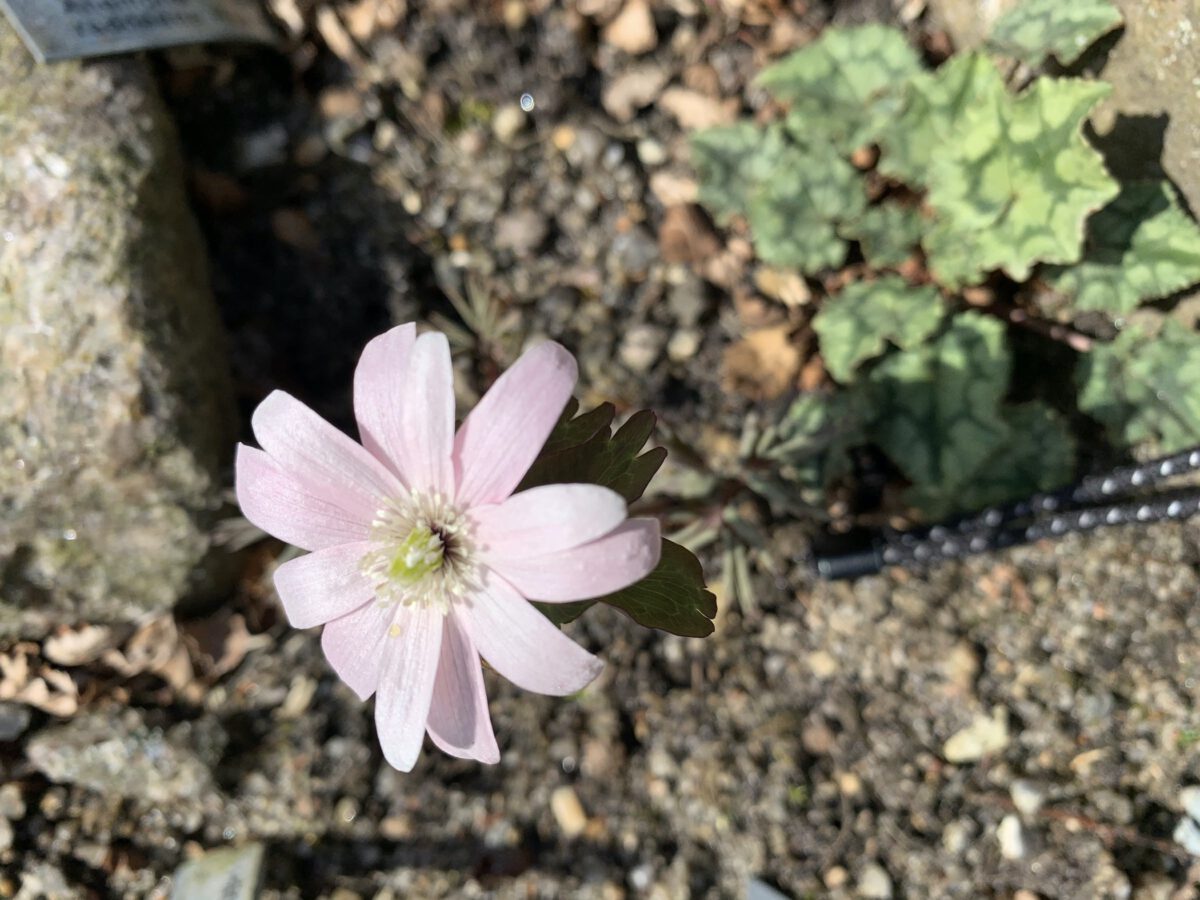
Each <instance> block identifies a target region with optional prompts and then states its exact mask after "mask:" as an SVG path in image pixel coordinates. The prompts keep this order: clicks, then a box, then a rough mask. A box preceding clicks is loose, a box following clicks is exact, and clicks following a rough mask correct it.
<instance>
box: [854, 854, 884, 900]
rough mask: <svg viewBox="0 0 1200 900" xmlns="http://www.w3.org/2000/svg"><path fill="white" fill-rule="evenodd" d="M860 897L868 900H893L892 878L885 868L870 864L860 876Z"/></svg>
mask: <svg viewBox="0 0 1200 900" xmlns="http://www.w3.org/2000/svg"><path fill="white" fill-rule="evenodd" d="M858 896H860V897H866V898H868V900H891V897H892V878H891V876H890V875H888V873H887V871H886V870H885V869H884V868H883V866H881V865H879V864H878V863H868V864H867V865H865V866H863V870H862V872H860V873H859V876H858Z"/></svg>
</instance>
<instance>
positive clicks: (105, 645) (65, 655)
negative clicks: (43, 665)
mask: <svg viewBox="0 0 1200 900" xmlns="http://www.w3.org/2000/svg"><path fill="white" fill-rule="evenodd" d="M119 640H120V635H119V634H117V632H116V631H115V630H114V629H112V628H109V627H108V626H107V625H81V626H79V627H78V628H60V629H59V630H58V631H57V632H55V633H54V634H53V635H51V636H50V637H48V638H46V640H45V641H44V642H43V643H42V655H43V656H45V657H46V659H48V660H50V662H52V663H56V664H58V665H60V666H82V665H86V664H87V663H90V662H92V661H94V660H97V659H99V658H100V657H101V655H103V653H104V651H105V650H110V649H112V648H113V647H115V646H116V645H117V642H118V641H119Z"/></svg>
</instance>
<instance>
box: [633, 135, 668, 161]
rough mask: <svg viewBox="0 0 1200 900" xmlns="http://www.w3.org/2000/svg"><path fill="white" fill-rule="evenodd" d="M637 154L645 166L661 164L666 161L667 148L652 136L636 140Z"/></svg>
mask: <svg viewBox="0 0 1200 900" xmlns="http://www.w3.org/2000/svg"><path fill="white" fill-rule="evenodd" d="M637 155H638V159H640V160H641V161H642V165H645V166H661V165H662V164H663V163H665V162H666V161H667V149H666V148H665V147H664V146H663V145H662V144H660V143H659V142H658V141H656V140H654V139H653V138H642V139H641V140H640V141H638V142H637Z"/></svg>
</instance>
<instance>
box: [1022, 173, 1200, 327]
mask: <svg viewBox="0 0 1200 900" xmlns="http://www.w3.org/2000/svg"><path fill="white" fill-rule="evenodd" d="M1042 274H1043V276H1044V277H1045V278H1046V280H1047V281H1048V282H1049V284H1050V285H1051V287H1053V288H1054V290H1055V291H1057V292H1058V293H1060V294H1062V295H1064V296H1065V297H1066V298H1067V299H1068V300H1069V302H1070V305H1071V307H1072V308H1073V309H1074V310H1075V311H1078V312H1083V311H1085V310H1100V311H1102V312H1106V313H1111V314H1114V315H1120V314H1123V313H1128V312H1131V311H1132V310H1133V309H1134V308H1135V307H1137V305H1138V304H1139V303H1142V302H1144V301H1146V300H1156V299H1158V298H1160V297H1166V296H1169V295H1171V294H1173V293H1175V292H1176V291H1180V290H1183V289H1184V288H1186V287H1188V286H1190V285H1193V284H1195V283H1196V282H1198V281H1200V227H1197V225H1196V223H1195V222H1194V221H1193V220H1192V219H1191V217H1190V216H1188V214H1187V213H1185V212H1184V211H1183V209H1182V208H1181V207H1180V206H1179V202H1178V201H1177V200H1176V198H1175V191H1174V189H1173V188H1172V187H1171V185H1170V184H1168V183H1167V182H1165V181H1142V182H1133V183H1131V184H1127V185H1125V186H1124V187H1123V188H1122V189H1121V193H1120V194H1119V195H1118V196H1117V199H1115V200H1114V201H1113V202H1112V203H1110V204H1109V205H1108V206H1106V207H1104V209H1102V210H1100V212H1098V213H1096V214H1095V215H1094V216H1092V217H1091V219H1089V220H1088V229H1087V243H1086V245H1085V247H1084V253H1083V260H1082V261H1081V262H1079V263H1078V264H1076V265H1074V266H1067V267H1063V266H1047V267H1046V268H1045V270H1044V271H1043V273H1042Z"/></svg>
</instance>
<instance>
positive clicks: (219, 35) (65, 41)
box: [0, 0, 273, 62]
mask: <svg viewBox="0 0 1200 900" xmlns="http://www.w3.org/2000/svg"><path fill="white" fill-rule="evenodd" d="M0 9H2V10H3V11H4V12H5V14H6V15H7V16H8V18H9V20H10V21H11V22H12V23H13V25H14V26H15V27H16V29H17V31H18V32H19V33H20V35H21V38H22V39H23V40H24V41H25V44H26V46H27V47H29V50H30V51H31V52H32V53H33V55H34V56H36V57H37V58H38V61H39V62H53V61H54V60H60V59H79V58H83V57H89V56H106V55H108V54H112V53H127V52H131V51H136V50H149V49H153V48H155V47H169V46H173V45H177V44H200V43H205V42H208V41H261V42H264V43H270V42H271V41H272V40H273V35H272V34H271V31H270V29H269V28H268V27H267V23H266V20H265V19H264V18H263V15H262V10H261V9H260V8H259V7H258V5H257V4H256V3H249V2H246V0H0Z"/></svg>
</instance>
